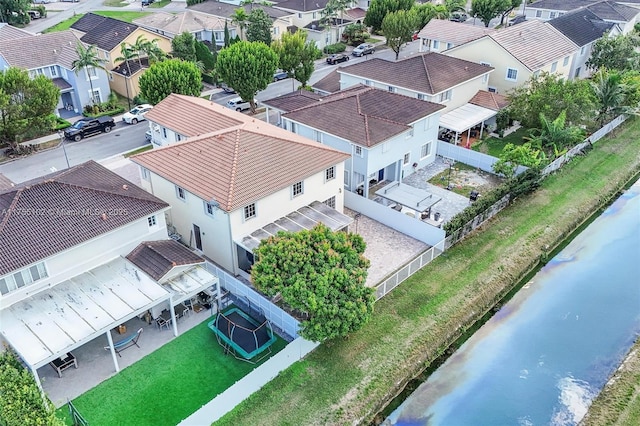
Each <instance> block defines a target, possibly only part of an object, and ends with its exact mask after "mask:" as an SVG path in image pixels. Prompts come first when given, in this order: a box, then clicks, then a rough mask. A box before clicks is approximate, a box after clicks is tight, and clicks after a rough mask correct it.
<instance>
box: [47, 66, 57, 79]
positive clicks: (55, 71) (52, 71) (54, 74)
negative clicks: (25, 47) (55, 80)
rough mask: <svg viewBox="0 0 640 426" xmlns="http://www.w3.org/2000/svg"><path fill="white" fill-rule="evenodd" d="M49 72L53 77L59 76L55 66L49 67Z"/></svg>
mask: <svg viewBox="0 0 640 426" xmlns="http://www.w3.org/2000/svg"><path fill="white" fill-rule="evenodd" d="M49 72H50V73H51V77H57V76H58V69H57V68H56V67H54V66H50V67H49Z"/></svg>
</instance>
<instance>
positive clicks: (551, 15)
mask: <svg viewBox="0 0 640 426" xmlns="http://www.w3.org/2000/svg"><path fill="white" fill-rule="evenodd" d="M557 17H558V12H549V19H555V18H557Z"/></svg>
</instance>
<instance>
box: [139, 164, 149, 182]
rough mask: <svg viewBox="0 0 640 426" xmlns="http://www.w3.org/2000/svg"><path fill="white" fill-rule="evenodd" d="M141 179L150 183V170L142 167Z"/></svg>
mask: <svg viewBox="0 0 640 426" xmlns="http://www.w3.org/2000/svg"><path fill="white" fill-rule="evenodd" d="M140 177H141V178H142V179H144V180H146V181H150V180H151V173H150V172H149V169H147V168H146V167H142V166H140Z"/></svg>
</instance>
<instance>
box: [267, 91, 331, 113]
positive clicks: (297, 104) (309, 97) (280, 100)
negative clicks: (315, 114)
mask: <svg viewBox="0 0 640 426" xmlns="http://www.w3.org/2000/svg"><path fill="white" fill-rule="evenodd" d="M321 97H322V96H320V95H318V94H317V93H313V92H309V91H308V90H296V91H295V92H292V93H287V94H286V95H282V96H278V97H276V98H271V99H268V100H266V101H262V102H261V103H262V105H266V106H268V107H271V108H275V109H278V110H280V111H284V112H289V111H292V110H294V109H298V108H302V107H305V106H307V105H311V104H315V103H316V102H318V99H320V98H321Z"/></svg>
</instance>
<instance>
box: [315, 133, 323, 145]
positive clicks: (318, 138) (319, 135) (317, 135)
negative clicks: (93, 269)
mask: <svg viewBox="0 0 640 426" xmlns="http://www.w3.org/2000/svg"><path fill="white" fill-rule="evenodd" d="M314 132H315V136H316V142H320V143H322V132H321V131H320V130H314Z"/></svg>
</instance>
